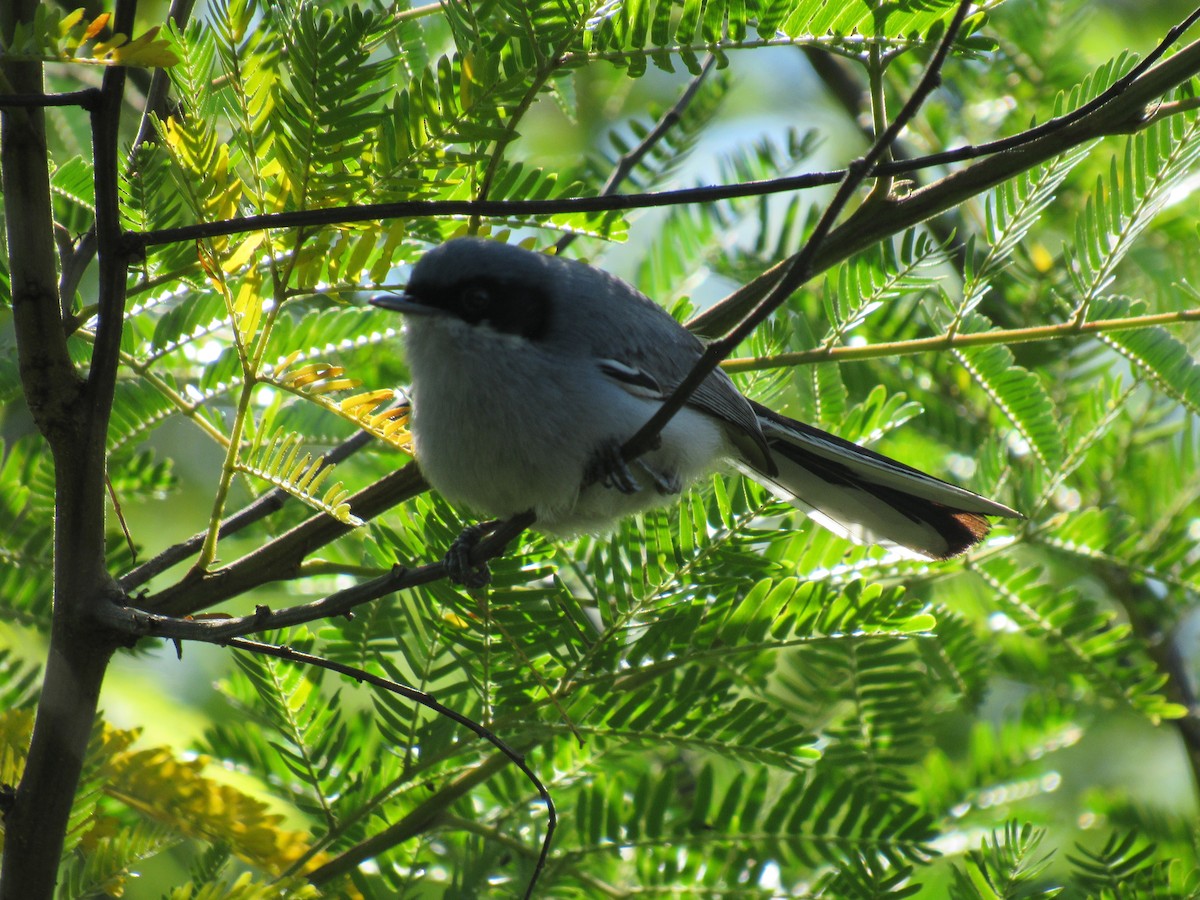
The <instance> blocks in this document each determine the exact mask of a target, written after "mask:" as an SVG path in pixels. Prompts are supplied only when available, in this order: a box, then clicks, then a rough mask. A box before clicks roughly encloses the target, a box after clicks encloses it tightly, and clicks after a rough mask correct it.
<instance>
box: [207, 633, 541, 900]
mask: <svg viewBox="0 0 1200 900" xmlns="http://www.w3.org/2000/svg"><path fill="white" fill-rule="evenodd" d="M221 643H225V644H227V645H228V646H230V647H236V648H237V649H239V650H245V651H247V652H250V653H258V654H261V655H263V656H273V657H275V658H276V659H282V660H285V661H287V662H294V663H300V664H303V665H307V666H316V667H317V668H320V669H328V670H329V671H331V672H337V673H338V674H339V675H345V676H347V677H349V678H353V679H354V680H355V681H358V682H360V683H361V682H364V681H365V682H366V683H367V684H370V685H374V686H375V687H378V688H382V689H383V690H385V691H390V692H392V693H393V694H399V695H400V696H401V697H404V698H405V699H407V700H411V701H412V702H413V703H417V704H419V705H421V706H424V707H425V708H426V709H429V710H432V711H433V712H435V713H437V714H438V715H440V716H445V717H446V718H447V719H450V720H451V721H452V722H455V723H457V724H458V725H461V726H462V727H463V728H466V729H467V730H468V731H470V732H471V733H472V734H474V735H475V736H477V737H480V738H483V740H485V741H487V742H488V743H489V744H491V745H492V746H493V747H495V748H496V749H497V750H499V751H500V753H501V754H503V756H504V758H505V759H507V760H508V761H509V762H511V763H512V764H513V765H515V766H516V767H517V768H518V769H519V770H520V772H521V774H522V775H524V776H525V778H526V779H528V781H529V783H530V784H532V785H533V787H534V790H536V791H537V794H538V798H539V799H540V800H541V801H542V802H543V803H545V804H546V814H547V820H546V836H545V837H544V838H543V839H542V852H541V853H540V854H539V855H538V860H537V864H536V865H535V866H534V869H533V874H532V875H531V876H530V878H529V883H528V884H527V885H526V887H525V897H526V900H528V898H530V897H532V896H533V891H534V888H535V887H536V886H537V881H538V878H539V877H540V876H541V874H542V871H543V869H545V867H546V861H547V860H548V859H549V857H550V845H551V842H552V841H553V839H554V829H555V827H556V825H557V822H558V817H557V815H556V813H555V810H554V800H553V799H551V797H550V792H549V791H548V790H546V786H545V785H544V784H543V783H542V781H541V779H540V778H538V777H537V775H536V774H535V773H534V771H533V769H531V768H530V767H529V764H528V763H527V762H525V757H524V755H523V754H521V753H518V752H517V751H516V750H514V749H513V748H512V747H510V746H509V745H508V744H507V743H505V741H504V740H503V739H501V738H500V736H499V735H497V734H496V733H494V732H492V731H489V730H488V729H487V728H485V727H484V726H482V725H480V724H479V723H478V722H475V721H474V720H472V719H469V718H467V717H466V716H464V715H463V714H462V713H460V712H457V711H455V710H453V709H451V708H450V707H448V706H445V705H443V704H441V703H439V702H438V701H437V700H435V699H434V698H433V696H432V695H430V694H426V693H425V692H424V691H418V690H417V689H416V688H413V687H409V686H408V685H406V684H401V683H400V682H398V681H392V680H391V679H388V678H382V677H380V676H378V675H375V674H372V673H371V672H367V671H364V670H363V669H357V668H354V667H353V666H346V665H342V664H341V663H336V662H333V661H331V660H328V659H324V658H322V657H320V656H314V655H312V654H311V653H301V652H300V651H299V650H293V649H291V648H290V647H277V646H274V645H272V644H263V643H260V642H258V641H248V640H245V639H243V638H235V639H232V640H228V641H222V642H221ZM389 831H390V829H389ZM385 833H386V832H385ZM382 849H384V848H379V850H382ZM375 852H378V851H375ZM318 873H320V870H317V871H315V872H311V873H309V875H310V877H313V878H314V879H316V880H317V881H318V882H323V881H324V880H326V879H325V876H324V874H323V873H321V874H318Z"/></svg>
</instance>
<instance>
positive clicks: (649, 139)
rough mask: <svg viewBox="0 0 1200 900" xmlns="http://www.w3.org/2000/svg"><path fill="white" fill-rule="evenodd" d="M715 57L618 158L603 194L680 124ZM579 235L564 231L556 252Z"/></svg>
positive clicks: (614, 187)
mask: <svg viewBox="0 0 1200 900" xmlns="http://www.w3.org/2000/svg"><path fill="white" fill-rule="evenodd" d="M716 62H717V60H716V57H713V56H709V57H708V58H707V59H705V60H704V64H703V65H702V66H701V67H700V72H699V74H697V75H695V76H693V78H692V80H691V81H689V82H688V85H687V87H686V88H684V89H683V93H682V94H680V95H679V99H678V100H676V101H675V103H674V104H673V105H672V106H671V108H670V109H668V110H667V111H666V112H665V113H663V114H662V116H661V117H660V118H659V120H658V121H657V122H656V123H655V125H654V127H653V128H652V129H650V132H649V134H647V135H646V136H645V137H644V138H642V140H641V142H640V143H639V144H638V145H637V146H636V147H634V148H633V149H632V150H630V151H629V152H628V153H625V154H624V155H622V156H621V158H620V159H619V160H617V164H616V166H614V167H613V170H612V173H611V174H610V175H609V176H608V180H607V181H605V182H604V186H603V187H602V188H600V196H601V197H611V196H612V195H613V194H615V193H616V192H617V189H618V188H619V187H620V186H621V184H622V183H624V181H625V179H626V178H628V177H629V176H630V175H631V174H632V173H633V170H634V169H636V168H637V167H638V164H639V163H640V162H641V161H642V160H643V159H645V158H646V154H647V153H649V152H650V151H651V150H653V149H654V147H655V146H657V145H658V143H659V142H660V141H662V139H663V138H665V137H666V136H667V134H668V133H670V131H671V129H672V128H674V127H675V126H677V125H678V124H679V123H680V122H681V121H682V120H683V114H684V112H686V111H687V108H688V107H689V106H691V105H692V101H693V100H694V99H696V95H697V94H698V93H699V92H700V86H701V85H702V84H704V80H705V79H706V78H707V77H708V73H709V72H711V71H712V69H713V66H715V65H716ZM577 237H579V235H578V234H576V233H571V234H564V235H563V236H562V237H561V238H559V239H558V243H556V244H555V245H554V252H555V253H557V254H561V253H562V252H563V251H564V250H566V249H567V248H568V247H569V246H571V244H572V243H574V241H575V239H576V238H577Z"/></svg>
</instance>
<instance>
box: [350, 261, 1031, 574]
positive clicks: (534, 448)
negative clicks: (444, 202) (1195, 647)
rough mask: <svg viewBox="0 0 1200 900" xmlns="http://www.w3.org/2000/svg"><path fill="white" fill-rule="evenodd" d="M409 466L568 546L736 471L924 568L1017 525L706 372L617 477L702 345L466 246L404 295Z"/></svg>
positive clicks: (557, 266)
mask: <svg viewBox="0 0 1200 900" xmlns="http://www.w3.org/2000/svg"><path fill="white" fill-rule="evenodd" d="M371 302H372V303H373V304H375V305H376V306H379V307H382V308H385V309H392V310H397V311H399V312H401V313H404V314H405V316H406V322H405V328H404V343H405V348H406V350H407V360H408V365H409V369H410V371H411V373H412V390H411V398H412V407H413V412H412V434H413V441H414V449H415V454H416V458H417V461H418V464H419V465H420V467H421V471H422V472H423V473H424V475H425V477H426V478H427V479H428V480H429V483H430V484H431V485H433V487H435V488H436V489H437V490H438V491H440V492H441V493H442V495H443V496H445V497H446V498H447V499H448V500H450V501H451V502H452V503H455V504H461V505H463V506H465V507H467V508H469V509H470V510H472V511H474V512H477V513H483V514H485V515H488V516H494V517H498V518H507V517H509V516H512V515H516V514H518V513H522V512H525V511H527V510H532V511H533V512H534V513H535V514H536V516H537V522H536V525H535V527H536V528H538V529H539V530H541V531H543V532H547V533H550V534H578V533H581V532H592V531H599V530H603V529H605V528H607V527H610V526H611V525H612V523H613V522H615V521H616V520H618V519H619V518H621V517H623V516H626V515H629V514H630V513H634V512H637V511H639V510H644V509H648V508H650V507H653V506H658V505H661V504H663V503H666V502H668V501H669V500H670V498H671V497H672V496H673V495H675V494H677V493H679V491H681V490H682V489H683V488H684V487H685V486H687V485H688V484H690V483H691V482H693V481H695V480H696V479H697V478H700V477H701V476H704V475H706V474H708V473H710V472H712V471H714V470H716V469H718V468H720V467H721V466H722V465H723V464H724V465H731V466H733V467H734V468H736V469H738V470H740V471H741V472H743V473H744V474H746V475H748V476H749V477H750V478H753V479H754V480H755V481H757V482H759V483H760V484H763V485H765V486H766V487H768V488H769V489H770V490H772V491H773V492H774V493H776V494H777V495H778V496H780V497H782V498H784V499H786V500H788V501H789V502H791V503H792V504H794V505H795V506H797V507H798V508H800V509H802V510H804V511H805V512H806V513H808V515H809V516H811V517H812V518H813V519H815V520H816V521H817V522H819V523H820V524H822V525H824V526H825V527H826V528H829V529H831V530H832V531H834V532H836V533H837V534H839V535H843V536H844V537H847V538H849V539H851V540H853V541H855V542H859V543H878V544H884V545H887V546H891V547H894V548H899V549H902V550H906V551H909V552H910V553H912V554H916V555H918V556H922V557H926V558H930V559H946V558H949V557H952V556H956V555H957V554H960V553H963V552H964V551H966V550H967V549H968V548H970V547H971V546H973V545H974V544H976V543H978V542H979V541H980V540H982V539H983V537H984V536H985V535H986V534H987V533H988V530H989V528H990V525H989V523H988V520H987V519H986V518H984V517H985V516H1019V515H1020V514H1019V513H1017V512H1015V511H1014V510H1012V509H1009V508H1008V507H1007V506H1004V505H1003V504H1000V503H997V502H995V501H993V500H988V499H986V498H985V497H981V496H979V495H978V494H974V493H972V492H970V491H967V490H964V489H963V488H960V487H956V486H955V485H952V484H948V483H947V482H945V481H941V480H939V479H937V478H934V477H933V476H931V475H927V474H925V473H924V472H920V471H918V470H917V469H914V468H911V467H910V466H906V465H904V464H903V463H900V462H897V461H895V460H893V459H889V458H888V457H886V456H883V455H881V454H879V453H875V452H873V451H871V450H867V449H865V448H863V447H859V446H858V445H856V444H852V443H850V442H849V441H846V440H843V439H842V438H839V437H836V436H834V435H832V434H829V433H827V432H824V431H821V430H820V429H818V428H813V427H812V426H811V425H806V424H804V423H803V422H798V421H796V420H795V419H789V418H787V417H786V416H782V415H780V414H778V413H776V412H773V411H772V410H770V409H768V408H766V407H765V406H762V405H761V404H758V403H755V402H754V401H752V400H748V399H746V398H745V397H743V396H742V394H741V393H740V392H739V391H738V390H737V388H736V387H734V385H733V382H732V381H730V379H729V377H728V376H727V375H725V373H723V372H721V371H720V370H717V371H714V372H713V373H712V374H711V375H709V376H708V378H707V379H705V381H704V382H703V383H702V384H701V385H700V387H699V388H698V389H697V390H696V392H695V393H694V394H692V396H691V397H690V399H689V400H688V401H687V404H686V405H685V406H684V407H683V408H682V409H681V410H680V411H679V413H678V414H677V415H676V416H675V417H674V418H673V419H671V420H670V422H669V423H668V424H667V426H666V427H665V428H664V429H663V431H662V434H661V442H660V444H659V446H658V447H657V448H656V449H654V450H652V451H650V452H648V453H646V454H644V455H643V456H641V457H639V458H637V459H636V460H634V461H633V462H631V463H629V464H626V463H624V462H623V461H622V459H621V454H620V448H621V445H622V444H623V443H624V442H625V441H626V440H628V439H629V438H630V437H632V436H633V434H634V433H635V432H636V431H637V430H638V429H639V428H640V427H641V426H642V425H643V424H644V423H645V422H646V420H647V419H649V418H650V416H651V415H652V414H653V413H654V411H655V410H656V409H657V408H658V407H659V405H660V403H661V401H662V399H663V398H664V397H666V396H667V395H669V394H670V392H671V390H672V388H674V387H675V386H676V385H677V384H678V383H679V382H680V381H682V380H683V378H684V377H685V376H686V375H687V373H688V371H689V370H690V369H691V367H692V365H693V364H694V363H695V362H696V360H697V359H698V358H699V357H700V355H701V353H702V352H703V350H704V345H703V344H702V343H701V342H700V340H699V339H697V338H696V337H695V336H694V335H692V334H691V333H690V332H689V331H688V330H687V329H685V328H684V327H683V326H682V325H680V324H679V323H678V322H676V321H675V319H673V318H672V317H671V316H670V315H669V314H668V313H667V312H666V311H665V310H663V309H662V308H660V307H659V306H657V305H656V304H655V303H653V302H652V301H651V300H650V299H649V298H648V297H646V296H645V295H644V294H642V293H641V292H640V291H638V290H636V289H635V288H634V287H632V286H631V285H629V284H627V283H626V282H624V281H622V280H620V279H619V278H616V277H614V276H612V275H609V274H608V273H606V272H603V271H600V270H599V269H595V268H592V267H591V266H588V265H585V264H584V263H581V262H576V261H574V260H569V259H559V258H556V257H551V256H546V255H544V254H541V253H533V252H531V251H528V250H523V249H521V248H519V247H515V246H510V245H507V244H502V243H498V242H495V241H488V240H482V239H479V238H458V239H456V240H452V241H449V242H447V243H445V244H443V245H441V246H440V247H437V248H435V249H433V250H430V251H429V252H428V253H426V254H425V255H424V256H423V257H422V258H421V259H420V261H419V262H418V263H417V265H416V266H415V267H414V269H413V272H412V277H411V279H410V280H409V282H408V286H407V288H406V290H405V293H404V294H403V295H399V296H395V295H393V296H383V297H376V298H373V299H372V301H371Z"/></svg>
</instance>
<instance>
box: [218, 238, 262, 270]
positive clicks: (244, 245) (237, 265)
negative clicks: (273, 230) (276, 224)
mask: <svg viewBox="0 0 1200 900" xmlns="http://www.w3.org/2000/svg"><path fill="white" fill-rule="evenodd" d="M266 238H267V233H266V232H265V231H254V232H251V233H250V234H247V235H246V236H245V237H243V238H242V242H241V243H240V244H238V246H237V248H236V249H235V250H234V251H233V253H231V254H229V257H228V258H227V259H226V260H225V262H223V263H221V268H222V269H224V270H225V271H226V272H228V273H230V274H231V275H232V274H233V273H234V272H238V271H240V270H241V268H242V267H243V266H245V265H246V263H248V262H250V259H251V258H252V257H253V256H254V254H255V252H257V250H258V248H259V247H261V246H262V243H263V241H265V240H266Z"/></svg>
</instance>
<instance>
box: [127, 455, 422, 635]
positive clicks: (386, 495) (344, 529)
mask: <svg viewBox="0 0 1200 900" xmlns="http://www.w3.org/2000/svg"><path fill="white" fill-rule="evenodd" d="M425 487H426V486H425V481H424V479H423V478H422V477H421V473H420V472H419V471H418V470H417V467H416V465H414V464H409V465H407V466H405V467H404V468H402V469H399V470H397V471H396V472H393V473H392V474H391V475H389V476H387V477H386V478H383V479H381V480H380V481H377V482H376V483H375V484H373V485H370V486H369V487H366V488H364V489H363V490H361V491H359V492H358V493H357V494H355V495H354V496H353V497H351V498H350V500H349V503H350V509H351V510H352V511H353V512H354V514H355V515H356V516H358V517H359V518H360V519H363V520H364V521H366V520H369V519H373V518H374V517H375V516H377V515H379V514H381V513H383V512H385V511H386V510H388V509H391V508H392V507H393V506H395V505H396V504H397V503H402V502H404V501H405V500H407V499H409V498H411V497H414V496H416V495H417V494H418V493H420V492H421V491H423V490H425ZM352 530H353V526H351V525H345V524H343V523H341V522H339V521H338V520H337V519H334V518H332V517H331V516H327V515H325V514H323V513H320V514H317V515H314V516H312V517H311V518H309V519H306V520H305V521H303V522H301V523H300V524H299V525H297V526H296V527H295V528H293V529H291V530H290V531H288V532H286V533H285V534H282V535H280V536H279V537H277V538H276V539H275V540H273V541H271V542H269V543H267V544H264V545H263V546H262V547H259V548H257V549H256V550H253V551H252V552H250V553H248V554H247V555H246V556H243V557H242V558H241V559H238V560H236V561H234V562H232V563H229V564H228V565H226V566H222V567H221V568H218V569H211V570H209V571H207V572H197V571H195V570H193V571H192V572H190V573H189V574H188V575H187V576H185V577H184V578H183V579H182V580H181V581H179V582H178V583H176V584H173V585H171V586H169V587H167V588H165V589H164V590H162V591H159V592H158V593H156V594H152V595H150V596H149V597H147V598H146V599H145V600H143V601H141V602H139V603H138V606H139V607H141V608H142V609H145V610H148V611H150V612H158V613H165V614H167V615H173V616H182V615H191V614H192V613H196V612H199V611H200V610H203V609H207V608H209V607H211V606H214V605H216V604H218V603H221V602H222V601H224V600H228V599H229V598H230V597H236V596H238V595H239V594H244V593H245V592H246V591H249V590H252V589H254V588H256V587H258V586H259V585H261V584H266V583H267V582H269V581H282V580H287V579H292V578H298V577H299V576H300V575H301V574H302V573H301V569H300V565H301V563H302V562H303V561H304V559H305V557H307V556H308V555H309V554H310V553H312V552H313V551H314V550H316V549H317V548H318V547H323V546H324V545H326V544H328V543H330V542H331V541H334V540H337V539H338V538H339V537H342V536H343V535H345V534H348V533H349V532H351V531H352Z"/></svg>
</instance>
